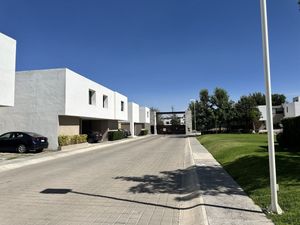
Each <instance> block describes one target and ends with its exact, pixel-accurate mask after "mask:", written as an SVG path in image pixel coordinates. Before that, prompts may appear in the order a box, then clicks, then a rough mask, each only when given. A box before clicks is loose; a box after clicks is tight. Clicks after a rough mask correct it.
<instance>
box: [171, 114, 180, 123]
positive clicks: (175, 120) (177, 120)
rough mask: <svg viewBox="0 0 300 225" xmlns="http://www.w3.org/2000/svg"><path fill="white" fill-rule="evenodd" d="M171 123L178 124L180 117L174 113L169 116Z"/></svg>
mask: <svg viewBox="0 0 300 225" xmlns="http://www.w3.org/2000/svg"><path fill="white" fill-rule="evenodd" d="M171 124H172V125H180V119H179V117H178V116H177V115H176V114H173V115H172V117H171Z"/></svg>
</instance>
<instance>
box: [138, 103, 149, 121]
mask: <svg viewBox="0 0 300 225" xmlns="http://www.w3.org/2000/svg"><path fill="white" fill-rule="evenodd" d="M139 117H140V118H139V122H140V123H150V109H149V108H147V107H140V108H139Z"/></svg>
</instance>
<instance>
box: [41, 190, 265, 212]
mask: <svg viewBox="0 0 300 225" xmlns="http://www.w3.org/2000/svg"><path fill="white" fill-rule="evenodd" d="M40 193H41V194H68V193H73V194H78V195H84V196H89V197H97V198H105V199H110V200H116V201H122V202H129V203H135V204H142V205H148V206H154V207H162V208H167V209H175V210H189V209H193V208H196V207H199V206H209V207H215V208H224V209H230V210H238V211H246V212H253V213H262V212H261V211H258V210H251V209H242V208H236V207H230V206H222V205H213V204H205V203H203V204H195V205H193V206H190V207H175V206H170V205H163V204H157V203H151V202H143V201H137V200H131V199H125V198H118V197H113V196H106V195H100V194H90V193H84V192H78V191H73V190H72V189H64V188H62V189H60V188H47V189H45V190H43V191H41V192H40Z"/></svg>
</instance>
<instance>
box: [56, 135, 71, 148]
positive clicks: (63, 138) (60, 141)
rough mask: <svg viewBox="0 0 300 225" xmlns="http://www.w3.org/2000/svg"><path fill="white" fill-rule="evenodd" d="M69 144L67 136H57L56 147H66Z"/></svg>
mask: <svg viewBox="0 0 300 225" xmlns="http://www.w3.org/2000/svg"><path fill="white" fill-rule="evenodd" d="M68 144H69V136H67V135H59V136H58V145H59V146H66V145H68Z"/></svg>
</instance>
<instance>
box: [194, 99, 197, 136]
mask: <svg viewBox="0 0 300 225" xmlns="http://www.w3.org/2000/svg"><path fill="white" fill-rule="evenodd" d="M194 123H195V133H196V132H197V125H196V101H194Z"/></svg>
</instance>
